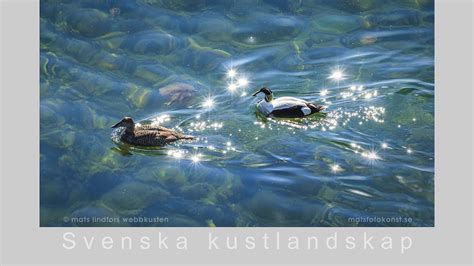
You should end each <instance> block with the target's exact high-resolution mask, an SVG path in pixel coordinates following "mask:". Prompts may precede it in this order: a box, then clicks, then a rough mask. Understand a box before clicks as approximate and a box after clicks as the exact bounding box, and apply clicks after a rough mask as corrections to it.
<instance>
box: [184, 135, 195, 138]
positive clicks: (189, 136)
mask: <svg viewBox="0 0 474 266" xmlns="http://www.w3.org/2000/svg"><path fill="white" fill-rule="evenodd" d="M181 139H194V137H193V136H191V135H183V136H182V137H181Z"/></svg>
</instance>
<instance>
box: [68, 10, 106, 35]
mask: <svg viewBox="0 0 474 266" xmlns="http://www.w3.org/2000/svg"><path fill="white" fill-rule="evenodd" d="M64 20H65V22H66V23H67V25H68V27H69V29H70V30H71V31H72V32H77V33H79V34H81V35H82V36H85V37H98V36H102V35H104V34H106V33H108V32H109V31H110V29H111V21H110V17H109V15H108V14H107V13H105V12H101V11H99V10H97V9H88V8H74V9H71V10H69V11H68V12H67V13H66V14H65V16H64Z"/></svg>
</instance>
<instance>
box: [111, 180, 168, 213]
mask: <svg viewBox="0 0 474 266" xmlns="http://www.w3.org/2000/svg"><path fill="white" fill-rule="evenodd" d="M169 196H170V194H169V193H168V192H167V191H166V190H164V189H162V188H160V187H158V186H156V185H152V184H147V183H142V182H138V181H130V182H124V183H121V184H120V185H118V186H116V187H115V188H114V189H113V190H112V191H110V192H108V193H106V194H105V195H104V196H103V197H102V202H103V204H104V205H106V206H107V207H110V208H112V209H113V210H114V211H115V212H117V213H119V214H122V215H137V214H139V213H140V212H141V211H142V210H143V209H145V208H146V207H148V206H150V205H152V204H159V203H160V202H161V201H164V200H165V199H167V198H168V197H169Z"/></svg>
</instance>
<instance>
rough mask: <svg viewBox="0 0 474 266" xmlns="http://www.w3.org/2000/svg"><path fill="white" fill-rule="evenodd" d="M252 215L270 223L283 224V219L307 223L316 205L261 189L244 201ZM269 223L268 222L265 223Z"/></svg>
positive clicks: (245, 206)
mask: <svg viewBox="0 0 474 266" xmlns="http://www.w3.org/2000/svg"><path fill="white" fill-rule="evenodd" d="M244 208H246V209H248V210H249V211H250V212H251V213H252V215H254V216H256V217H259V218H260V219H265V220H267V221H268V222H269V223H270V224H272V225H274V226H276V225H281V222H282V221H289V220H293V221H298V223H301V224H305V223H306V222H307V221H308V220H310V219H311V218H312V217H313V214H314V212H315V210H316V209H317V207H316V206H313V205H312V204H310V203H307V202H303V201H301V200H298V199H294V198H292V199H290V198H287V197H282V196H280V195H277V194H276V193H274V192H270V191H261V192H258V193H256V194H255V196H253V197H252V198H250V199H249V200H247V201H246V202H245V203H244ZM265 224H268V223H265Z"/></svg>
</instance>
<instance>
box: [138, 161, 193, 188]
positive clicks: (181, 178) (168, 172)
mask: <svg viewBox="0 0 474 266" xmlns="http://www.w3.org/2000/svg"><path fill="white" fill-rule="evenodd" d="M135 179H137V180H141V181H145V182H158V183H159V184H161V185H163V186H164V187H178V186H184V185H185V184H186V183H187V182H188V181H187V180H188V179H187V176H186V173H185V172H184V171H183V170H182V169H179V168H178V167H173V166H164V167H163V166H160V167H154V166H148V167H145V168H142V169H141V170H140V171H138V173H137V174H136V175H135Z"/></svg>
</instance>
